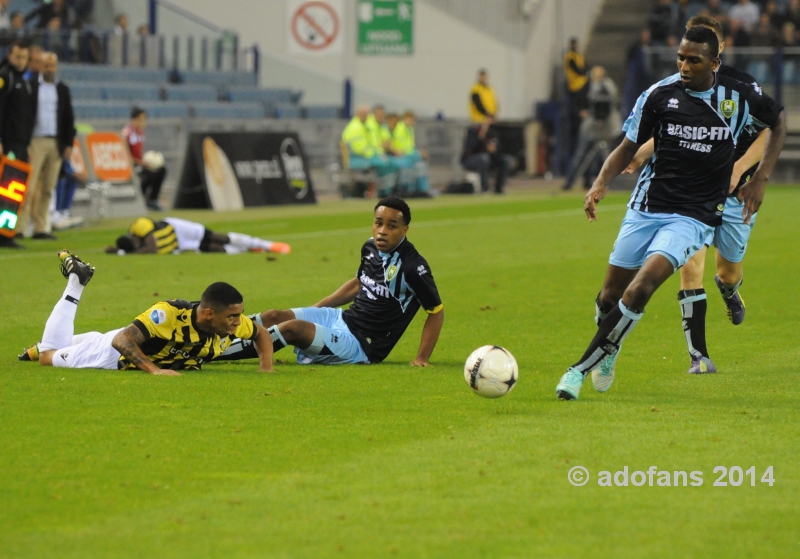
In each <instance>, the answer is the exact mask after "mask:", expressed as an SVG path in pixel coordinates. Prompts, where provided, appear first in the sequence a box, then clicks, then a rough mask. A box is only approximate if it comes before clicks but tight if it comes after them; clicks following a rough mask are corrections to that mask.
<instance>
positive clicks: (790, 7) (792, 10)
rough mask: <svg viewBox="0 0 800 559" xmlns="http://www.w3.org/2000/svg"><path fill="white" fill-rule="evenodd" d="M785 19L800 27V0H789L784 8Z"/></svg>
mask: <svg viewBox="0 0 800 559" xmlns="http://www.w3.org/2000/svg"><path fill="white" fill-rule="evenodd" d="M783 21H784V22H787V21H790V22H792V23H793V24H794V27H795V29H797V28H798V27H800V0H789V3H788V4H786V7H785V8H784V10H783Z"/></svg>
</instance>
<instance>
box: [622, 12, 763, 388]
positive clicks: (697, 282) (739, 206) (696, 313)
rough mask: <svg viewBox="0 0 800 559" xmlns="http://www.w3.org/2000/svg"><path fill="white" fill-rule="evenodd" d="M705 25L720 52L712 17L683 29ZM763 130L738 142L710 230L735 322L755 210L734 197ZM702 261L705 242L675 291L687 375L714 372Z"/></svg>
mask: <svg viewBox="0 0 800 559" xmlns="http://www.w3.org/2000/svg"><path fill="white" fill-rule="evenodd" d="M698 25H699V26H702V27H707V28H709V29H711V30H712V31H714V33H716V35H717V39H718V40H719V42H720V43H719V52H720V53H722V50H723V49H724V48H725V43H724V42H723V41H722V39H723V34H722V26H721V25H720V24H719V22H717V21H716V20H715V19H712V18H710V17H707V16H695V17H693V18H692V19H690V20H689V22H688V23H687V24H686V29H691V28H692V27H696V26H698ZM717 73H718V74H720V75H723V76H730V77H732V78H733V79H735V80H739V81H740V82H742V83H746V84H750V85H751V86H752V87H753V88H754V89H755V90H756V91H758V92H760V91H761V89H760V88H759V86H758V83H757V82H756V80H755V78H754V77H753V76H751V75H750V74H748V73H746V72H742V71H741V70H737V69H735V68H733V67H731V66H727V65H725V64H720V65H719V69H718V70H717ZM766 134H767V131H766V129H764V130H761V131H760V132H759V131H757V130H756V129H755V128H753V129H749V130H748V129H745V131H744V132H743V133H742V135H741V136H739V141H738V143H737V144H736V155H735V158H736V163H735V164H734V166H733V174H732V175H731V181H730V189H729V192H730V194H729V196H728V198H727V200H725V209H724V210H723V212H722V224H721V225H718V226H717V227H716V228H715V229H714V241H713V245H714V246H715V247H716V248H717V253H716V266H717V274H716V276H714V281H715V282H716V284H717V288H718V289H719V291H720V294H721V295H722V300H723V301H724V303H725V309H726V311H727V313H728V318H729V319H730V321H731V322H732V323H733V324H734V325H738V324H741V323H742V322H743V321H744V313H745V308H744V300H743V299H742V296H741V295H740V294H739V287H741V285H742V280H743V273H742V260H744V254H745V251H746V250H747V241H748V240H749V238H750V231H751V230H752V228H753V225H755V222H756V214H753V215H752V217H750V218H749V220H747V221H746V220H745V215H744V214H745V211H744V203H743V202H742V201H741V200H740V199H739V198H738V195H739V191H740V189H741V188H742V186H744V185H745V184H746V183H747V182H748V181H749V180H750V178H751V177H752V176H753V173H755V170H756V167H757V166H758V162H759V161H760V160H761V156H762V155H763V154H764V145H765V143H766ZM653 144H654V141H653V139H652V138H651V139H650V140H649V141H648V142H646V143H645V144H644V145H643V146H642V147H640V148H639V151H638V152H637V153H636V156H635V157H634V158H633V161H632V162H631V164H630V165H628V167H627V168H626V169H625V170H624V171H623V174H627V173H632V172H633V171H635V170H636V169H638V168H639V167H640V166H641V165H642V163H644V161H645V160H647V159H650V158H651V157H652V155H653V152H654V151H655V147H654V145H653ZM705 264H706V247H705V246H704V247H703V248H701V249H700V250H698V251H697V252H696V253H695V255H694V256H692V257H691V258H690V259H689V261H688V262H687V263H686V265H685V266H684V267H683V268H681V289H680V291H679V292H678V302H679V304H680V307H681V314H682V315H683V330H684V333H685V335H686V344H687V345H688V347H689V357H690V359H691V360H692V364H691V366H690V367H689V371H688V372H689V373H690V374H702V373H716V372H717V367H716V365H714V362H713V361H712V360H711V358H710V357H709V355H708V346H707V344H706V310H707V308H708V303H707V301H706V290H705V289H704V288H703V273H704V271H705Z"/></svg>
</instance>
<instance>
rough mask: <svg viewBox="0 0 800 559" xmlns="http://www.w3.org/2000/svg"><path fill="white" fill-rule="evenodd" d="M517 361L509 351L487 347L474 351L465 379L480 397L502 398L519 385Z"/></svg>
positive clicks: (469, 359) (465, 367)
mask: <svg viewBox="0 0 800 559" xmlns="http://www.w3.org/2000/svg"><path fill="white" fill-rule="evenodd" d="M518 377H519V368H518V367H517V360H516V359H514V356H513V355H511V352H509V351H508V350H507V349H504V348H502V347H500V346H498V345H485V346H483V347H479V348H478V349H476V350H475V351H473V352H472V353H471V354H470V356H469V357H468V358H467V363H466V364H465V365H464V378H465V379H466V381H467V384H469V387H470V388H472V390H473V391H474V392H475V394H477V395H478V396H483V397H484V398H500V397H501V396H505V395H506V394H508V393H509V392H511V389H512V388H514V386H515V385H516V384H517V378H518Z"/></svg>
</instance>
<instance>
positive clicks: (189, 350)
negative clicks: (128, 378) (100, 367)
mask: <svg viewBox="0 0 800 559" xmlns="http://www.w3.org/2000/svg"><path fill="white" fill-rule="evenodd" d="M199 304H200V303H199V302H192V303H190V302H188V301H182V300H180V299H173V300H170V301H161V302H159V303H156V304H155V305H153V306H152V307H150V308H149V309H147V310H146V311H145V312H143V313H142V314H140V315H139V316H137V317H136V319H135V320H134V321H133V324H134V325H135V326H136V327H137V328H138V329H139V330H140V331H141V332H142V334H144V337H145V342H144V343H143V344H142V345H141V350H142V353H144V354H145V355H146V356H147V357H149V358H150V360H152V361H153V363H155V364H156V365H158V366H159V367H160V368H161V369H173V370H179V369H184V370H189V371H198V370H200V366H201V365H202V364H203V363H205V362H208V361H211V360H212V359H214V358H215V357H217V356H218V355H219V354H220V353H222V352H223V351H225V350H226V349H227V348H228V346H229V345H230V343H231V340H233V339H234V338H241V339H243V340H252V339H254V338H255V337H256V328H255V326H254V325H253V321H252V320H250V319H249V318H247V317H246V316H244V315H242V317H241V318H242V323H241V324H240V325H239V327H238V328H237V329H236V332H235V334H234V335H232V336H222V337H220V336H219V335H217V334H208V333H206V332H203V331H202V330H200V329H199V328H197V307H198V305H199ZM119 368H120V369H126V370H129V369H135V368H136V366H135V365H134V364H133V363H131V362H130V361H128V359H127V358H126V357H125V356H121V357H120V359H119Z"/></svg>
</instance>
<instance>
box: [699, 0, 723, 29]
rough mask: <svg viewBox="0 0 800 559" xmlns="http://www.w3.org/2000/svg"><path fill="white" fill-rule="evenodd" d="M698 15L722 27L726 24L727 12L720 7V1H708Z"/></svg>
mask: <svg viewBox="0 0 800 559" xmlns="http://www.w3.org/2000/svg"><path fill="white" fill-rule="evenodd" d="M700 13H701V14H702V15H705V16H708V17H711V18H714V19H716V20H717V21H718V22H719V23H720V25H722V26H723V27H724V26H725V25H727V23H728V12H727V10H726V9H725V7H724V6H723V5H722V0H708V2H706V6H705V8H704V9H703V10H701V12H700Z"/></svg>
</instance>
